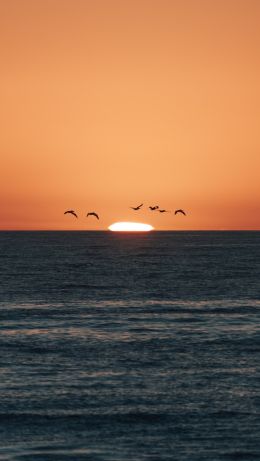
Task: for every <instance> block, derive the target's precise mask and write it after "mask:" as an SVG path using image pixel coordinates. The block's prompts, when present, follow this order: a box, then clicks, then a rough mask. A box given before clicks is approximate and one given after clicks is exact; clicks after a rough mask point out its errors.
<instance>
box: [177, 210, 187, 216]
mask: <svg viewBox="0 0 260 461" xmlns="http://www.w3.org/2000/svg"><path fill="white" fill-rule="evenodd" d="M178 213H181V214H184V216H186V213H185V211H183V210H175V212H174V214H178Z"/></svg>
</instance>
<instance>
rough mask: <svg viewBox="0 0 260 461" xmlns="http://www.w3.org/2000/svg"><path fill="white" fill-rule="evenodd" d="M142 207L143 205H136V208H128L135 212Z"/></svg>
mask: <svg viewBox="0 0 260 461" xmlns="http://www.w3.org/2000/svg"><path fill="white" fill-rule="evenodd" d="M142 206H143V203H141V205H138V206H136V207H134V206H130V208H132V210H135V211H137V210H140V208H141V207H142Z"/></svg>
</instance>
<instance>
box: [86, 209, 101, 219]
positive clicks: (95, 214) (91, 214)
mask: <svg viewBox="0 0 260 461" xmlns="http://www.w3.org/2000/svg"><path fill="white" fill-rule="evenodd" d="M88 216H95V217H96V218H97V219H99V216H98V214H97V213H95V212H94V211H91V212H90V213H88V214H87V217H88Z"/></svg>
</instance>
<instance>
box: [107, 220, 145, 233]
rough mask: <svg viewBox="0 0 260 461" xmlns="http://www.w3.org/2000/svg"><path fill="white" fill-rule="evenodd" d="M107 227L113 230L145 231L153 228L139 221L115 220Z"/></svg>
mask: <svg viewBox="0 0 260 461" xmlns="http://www.w3.org/2000/svg"><path fill="white" fill-rule="evenodd" d="M108 229H109V230H111V231H113V232H147V231H151V230H153V226H151V225H150V224H143V223H139V222H116V223H114V224H111V225H110V226H109V227H108Z"/></svg>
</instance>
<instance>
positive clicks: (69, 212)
mask: <svg viewBox="0 0 260 461" xmlns="http://www.w3.org/2000/svg"><path fill="white" fill-rule="evenodd" d="M64 214H73V216H75V218H77V217H78V216H77V213H75V211H74V210H67V211H65V213H64Z"/></svg>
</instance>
